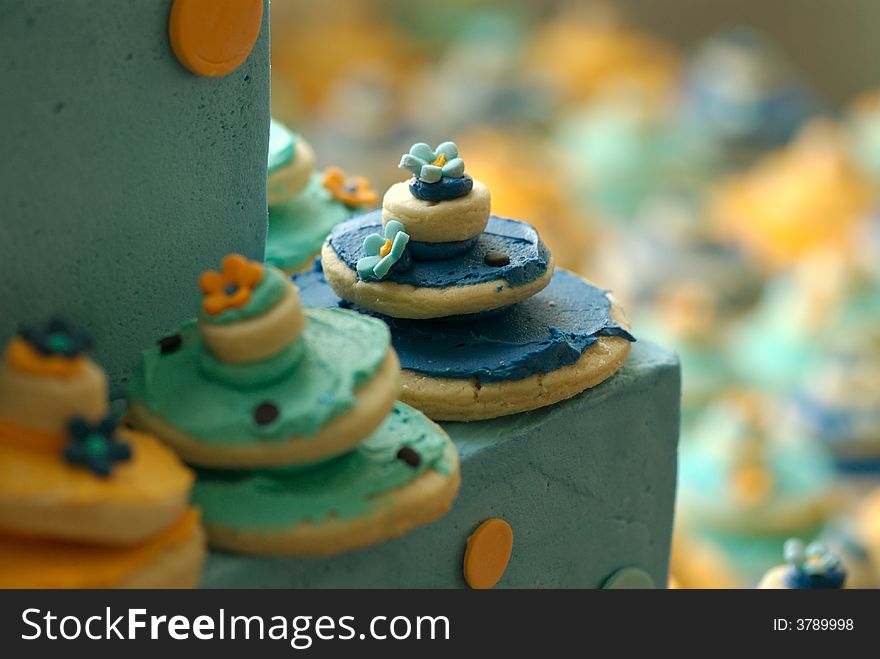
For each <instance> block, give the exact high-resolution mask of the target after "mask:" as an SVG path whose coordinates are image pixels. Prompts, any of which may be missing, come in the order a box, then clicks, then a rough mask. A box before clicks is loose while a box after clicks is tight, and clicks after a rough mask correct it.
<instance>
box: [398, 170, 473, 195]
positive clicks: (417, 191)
mask: <svg viewBox="0 0 880 659" xmlns="http://www.w3.org/2000/svg"><path fill="white" fill-rule="evenodd" d="M473 187H474V179H472V178H471V177H470V176H468V175H467V174H465V175H464V176H462V177H461V178H451V177H449V176H444V177H443V178H441V179H440V180H439V181H437V182H436V183H425V182H424V181H422V180H419V179H417V178H413V179H412V180H411V181H410V183H409V191H410V193H411V194H412V196H413V197H415V198H416V199H421V200H422V201H446V200H448V199H457V198H458V197H464V196H465V195H466V194H468V193H469V192H470V191H471V190H472V189H473Z"/></svg>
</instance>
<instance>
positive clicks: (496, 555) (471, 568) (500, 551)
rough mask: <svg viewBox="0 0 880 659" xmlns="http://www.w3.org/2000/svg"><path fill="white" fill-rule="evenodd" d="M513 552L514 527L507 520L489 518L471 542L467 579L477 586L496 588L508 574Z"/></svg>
mask: <svg viewBox="0 0 880 659" xmlns="http://www.w3.org/2000/svg"><path fill="white" fill-rule="evenodd" d="M512 551H513V529H511V528H510V524H508V523H507V522H505V521H504V520H503V519H497V518H492V519H487V520H486V521H485V522H483V523H482V524H480V526H478V527H477V530H476V531H474V532H473V533H472V534H471V537H470V538H468V541H467V549H465V552H464V580H465V581H466V582H467V584H468V586H470V587H471V588H475V589H485V588H492V586H494V585H495V584H496V583H498V580H499V579H501V577H502V576H503V575H504V571H505V570H506V569H507V562H508V561H509V560H510V553H511V552H512Z"/></svg>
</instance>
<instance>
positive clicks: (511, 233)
mask: <svg viewBox="0 0 880 659" xmlns="http://www.w3.org/2000/svg"><path fill="white" fill-rule="evenodd" d="M442 203H444V204H445V203H450V202H446V201H444V202H442ZM382 230H383V225H382V219H381V215H380V213H379V212H378V211H374V212H372V213H367V214H365V215H362V216H360V217H357V218H353V219H351V220H349V221H348V222H345V223H343V224H340V225H338V226H337V227H335V228H334V229H333V231H332V232H331V234H330V237H329V238H328V239H327V242H326V243H325V244H324V247H323V249H322V251H321V257H322V267H323V269H324V274H325V276H326V279H327V282H328V283H329V284H330V286H332V287H333V290H334V291H336V293H337V294H338V295H339V296H340V297H342V298H344V299H346V300H349V301H350V302H352V303H354V304H356V305H358V306H361V307H364V308H366V309H370V310H372V311H376V312H378V313H381V314H384V315H387V316H393V317H397V318H439V317H445V316H458V315H464V314H471V313H480V312H483V311H487V310H492V309H499V308H501V307H506V306H509V305H511V304H515V303H517V302H520V301H521V300H525V299H526V298H529V297H531V296H533V295H535V294H536V293H538V292H539V291H541V290H542V289H543V288H544V287H546V286H547V285H548V284H549V283H550V280H551V278H552V276H553V269H554V264H553V257H552V255H551V254H550V252H549V250H547V248H546V246H545V245H544V243H543V242H541V239H540V237H539V236H538V234H537V232H536V231H535V230H534V229H533V228H532V227H531V226H529V225H528V224H525V223H524V222H517V221H515V220H508V219H505V218H500V217H495V216H492V217H491V218H490V219H489V222H488V224H487V226H486V230H485V231H484V232H483V233H482V234H480V235H479V236H478V237H477V239H476V242H475V243H474V245H473V247H472V249H469V250H468V251H466V252H465V253H463V254H458V255H455V256H452V257H450V258H446V259H443V260H439V261H416V260H413V261H412V262H411V265H410V267H409V268H408V269H406V270H403V271H400V270H398V269H396V268H395V267H392V268H391V270H390V271H389V272H388V274H387V276H385V277H384V278H383V279H381V280H380V281H365V280H363V279H361V278H360V277H359V275H358V263H359V262H360V261H361V259H362V258H364V256H365V247H364V244H365V240H366V239H367V238H368V237H369V236H371V235H380V234H381V232H382ZM496 257H498V258H496ZM501 257H503V258H501Z"/></svg>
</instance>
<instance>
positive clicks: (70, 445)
mask: <svg viewBox="0 0 880 659" xmlns="http://www.w3.org/2000/svg"><path fill="white" fill-rule="evenodd" d="M90 343H91V341H90V339H89V338H88V336H87V335H86V334H85V333H84V332H83V331H82V330H78V329H74V328H72V327H70V326H69V325H68V324H67V323H66V322H64V321H63V320H60V319H58V320H53V321H51V322H50V323H48V324H47V325H46V326H45V327H41V328H36V327H34V328H25V329H23V330H21V331H20V332H19V333H18V334H17V335H16V337H15V338H13V339H12V341H11V342H10V343H9V345H8V347H7V349H6V352H5V355H4V357H3V361H2V363H0V588H114V587H130V588H182V587H194V586H196V585H197V584H198V583H199V578H200V574H201V567H202V563H203V560H204V554H205V552H204V540H203V535H202V531H201V528H200V526H199V519H198V513H197V512H196V511H195V510H193V509H191V508H189V507H188V505H189V504H188V502H189V495H190V489H191V487H192V484H193V475H192V473H191V472H190V471H189V470H188V469H186V468H184V467H183V465H181V464H180V462H179V460H178V459H177V457H176V456H175V455H174V454H173V453H172V452H171V451H170V450H168V449H167V448H165V447H164V446H162V445H161V444H160V443H159V442H158V441H156V440H155V439H154V438H153V437H150V436H149V435H146V434H143V433H138V432H134V431H132V430H129V429H126V428H117V424H116V419H115V417H113V416H112V415H110V413H109V410H108V403H107V376H106V374H105V373H104V371H103V370H102V369H101V368H99V367H98V366H97V365H95V363H94V362H92V361H91V360H90V359H89V358H88V357H87V356H86V354H85V350H86V349H87V348H88V347H89V346H90Z"/></svg>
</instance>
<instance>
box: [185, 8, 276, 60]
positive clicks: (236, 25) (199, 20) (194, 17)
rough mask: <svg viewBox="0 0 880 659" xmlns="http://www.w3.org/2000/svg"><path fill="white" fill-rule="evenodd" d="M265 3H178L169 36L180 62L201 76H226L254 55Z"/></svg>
mask: <svg viewBox="0 0 880 659" xmlns="http://www.w3.org/2000/svg"><path fill="white" fill-rule="evenodd" d="M262 22H263V0H174V4H173V5H172V6H171V16H170V17H169V19H168V36H169V38H170V40H171V48H172V50H174V54H175V55H176V56H177V59H178V60H179V61H180V63H181V64H183V65H184V66H185V67H186V68H187V69H189V70H190V71H192V72H193V73H195V74H196V75H200V76H210V77H217V76H225V75H227V74H229V73H232V72H233V71H235V70H236V69H237V68H238V67H239V66H241V64H242V62H244V61H245V60H246V59H247V58H248V55H250V53H251V50H252V49H253V47H254V44H255V43H256V42H257V37H258V36H259V34H260V24H261V23H262Z"/></svg>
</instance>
